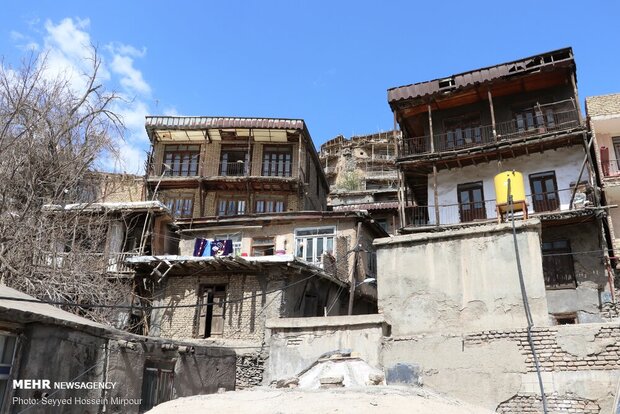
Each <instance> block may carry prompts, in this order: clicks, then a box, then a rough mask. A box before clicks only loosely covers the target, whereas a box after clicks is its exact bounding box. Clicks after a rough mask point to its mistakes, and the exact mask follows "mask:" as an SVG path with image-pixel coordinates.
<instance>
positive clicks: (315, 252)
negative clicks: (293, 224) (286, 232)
mask: <svg viewBox="0 0 620 414" xmlns="http://www.w3.org/2000/svg"><path fill="white" fill-rule="evenodd" d="M335 235H336V228H335V227H317V228H310V229H299V230H295V251H296V252H297V257H301V258H302V259H304V260H305V261H307V262H310V263H314V264H316V265H320V264H321V263H322V260H321V259H322V256H323V253H326V252H329V253H333V251H334V236H335Z"/></svg>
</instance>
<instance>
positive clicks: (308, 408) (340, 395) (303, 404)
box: [148, 386, 492, 414]
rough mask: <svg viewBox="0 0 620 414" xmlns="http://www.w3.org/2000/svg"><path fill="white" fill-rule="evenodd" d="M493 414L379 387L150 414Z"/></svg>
mask: <svg viewBox="0 0 620 414" xmlns="http://www.w3.org/2000/svg"><path fill="white" fill-rule="evenodd" d="M205 412H210V413H235V414H237V413H238V414H246V413H247V414H250V413H251V414H288V413H295V414H297V413H299V414H317V413H322V414H323V413H325V414H328V413H338V414H343V413H356V414H358V413H389V414H400V413H402V414H405V413H407V414H411V413H416V414H490V413H492V411H488V410H486V409H484V408H479V407H475V406H472V405H469V404H466V403H463V402H459V401H456V400H452V399H448V398H446V397H442V396H440V395H438V394H434V393H432V392H430V391H427V390H424V389H421V388H410V387H394V386H374V387H364V388H340V389H330V390H301V389H274V388H263V387H260V388H254V389H252V390H246V391H232V392H226V393H222V394H210V395H197V396H193V397H187V398H179V399H177V400H172V401H168V402H166V403H164V404H160V405H158V406H157V407H155V408H153V409H152V410H151V411H149V412H148V414H177V413H182V414H199V413H205Z"/></svg>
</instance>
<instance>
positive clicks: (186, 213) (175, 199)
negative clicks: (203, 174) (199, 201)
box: [164, 194, 195, 218]
mask: <svg viewBox="0 0 620 414" xmlns="http://www.w3.org/2000/svg"><path fill="white" fill-rule="evenodd" d="M194 198H195V195H194V194H170V195H168V196H166V197H165V198H164V199H165V204H166V207H168V209H170V213H171V214H172V215H173V216H174V217H177V218H192V217H193V216H194ZM180 202H184V203H185V204H187V202H189V206H188V205H184V206H181V207H180V211H181V214H176V211H177V210H179V209H178V208H177V205H178V203H180Z"/></svg>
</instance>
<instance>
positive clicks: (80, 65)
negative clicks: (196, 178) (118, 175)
mask: <svg viewBox="0 0 620 414" xmlns="http://www.w3.org/2000/svg"><path fill="white" fill-rule="evenodd" d="M90 24H91V22H90V19H80V18H70V17H67V18H64V19H62V20H60V21H59V22H53V21H51V20H46V21H45V23H44V24H43V31H42V32H41V22H40V21H39V20H36V21H32V22H30V23H29V25H30V28H31V31H32V32H33V35H32V36H35V38H33V37H32V36H31V35H29V34H24V33H21V32H17V31H11V32H10V33H9V36H10V38H11V40H12V41H13V43H14V44H15V46H16V47H18V48H19V49H22V50H35V51H36V50H41V51H42V52H43V53H44V54H45V55H46V56H47V60H46V72H45V75H46V76H47V77H49V78H55V77H57V76H62V77H63V78H65V79H66V80H67V81H68V82H69V84H70V85H71V87H72V88H74V89H75V90H82V89H83V88H84V87H85V85H86V84H85V82H86V80H87V78H86V76H85V74H88V73H91V72H92V65H93V61H92V58H93V55H92V53H93V50H94V49H93V44H96V43H103V42H102V41H101V39H98V41H97V42H93V40H92V38H91V35H90V32H89V29H90ZM146 52H147V51H146V48H144V47H142V48H140V47H135V46H133V45H128V44H125V43H121V42H117V41H111V42H107V43H106V46H105V47H103V48H101V49H99V50H98V51H97V53H98V57H99V58H100V59H101V65H100V68H99V72H98V81H99V82H102V83H103V84H104V85H105V86H106V89H108V90H116V91H117V93H118V94H119V95H120V96H121V97H122V98H123V99H122V100H120V101H117V102H116V103H115V104H114V106H113V108H112V110H113V111H114V112H116V113H117V114H118V115H119V116H120V117H121V119H122V120H123V122H124V124H125V127H126V128H127V131H126V134H125V137H124V139H123V140H121V139H119V142H118V143H117V145H118V147H119V156H120V160H119V159H117V158H116V157H112V156H109V155H108V156H105V157H104V158H103V159H101V160H100V162H99V164H100V166H101V167H102V168H105V169H106V170H111V171H123V172H130V173H138V174H143V173H144V159H145V153H146V151H147V150H148V144H149V142H148V139H147V136H146V132H145V130H144V117H145V115H147V114H148V113H149V112H150V109H149V104H148V102H150V101H151V92H152V88H151V86H150V85H149V84H148V82H147V81H146V80H145V78H144V76H143V74H142V72H141V71H140V70H139V69H138V68H137V67H136V66H137V65H136V62H137V60H139V59H140V58H143V57H144V56H145V55H146Z"/></svg>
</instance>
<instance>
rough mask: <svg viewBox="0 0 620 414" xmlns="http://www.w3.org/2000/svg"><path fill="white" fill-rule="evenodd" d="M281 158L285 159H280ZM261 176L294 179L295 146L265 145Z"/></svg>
mask: <svg viewBox="0 0 620 414" xmlns="http://www.w3.org/2000/svg"><path fill="white" fill-rule="evenodd" d="M287 156H288V157H287ZM274 157H275V159H274ZM281 157H283V159H280V158H281ZM287 158H288V159H287ZM274 166H275V168H273V167H274ZM274 170H275V173H274ZM261 175H262V176H263V177H292V176H293V146H292V145H290V144H282V145H264V146H263V160H262V164H261Z"/></svg>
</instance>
